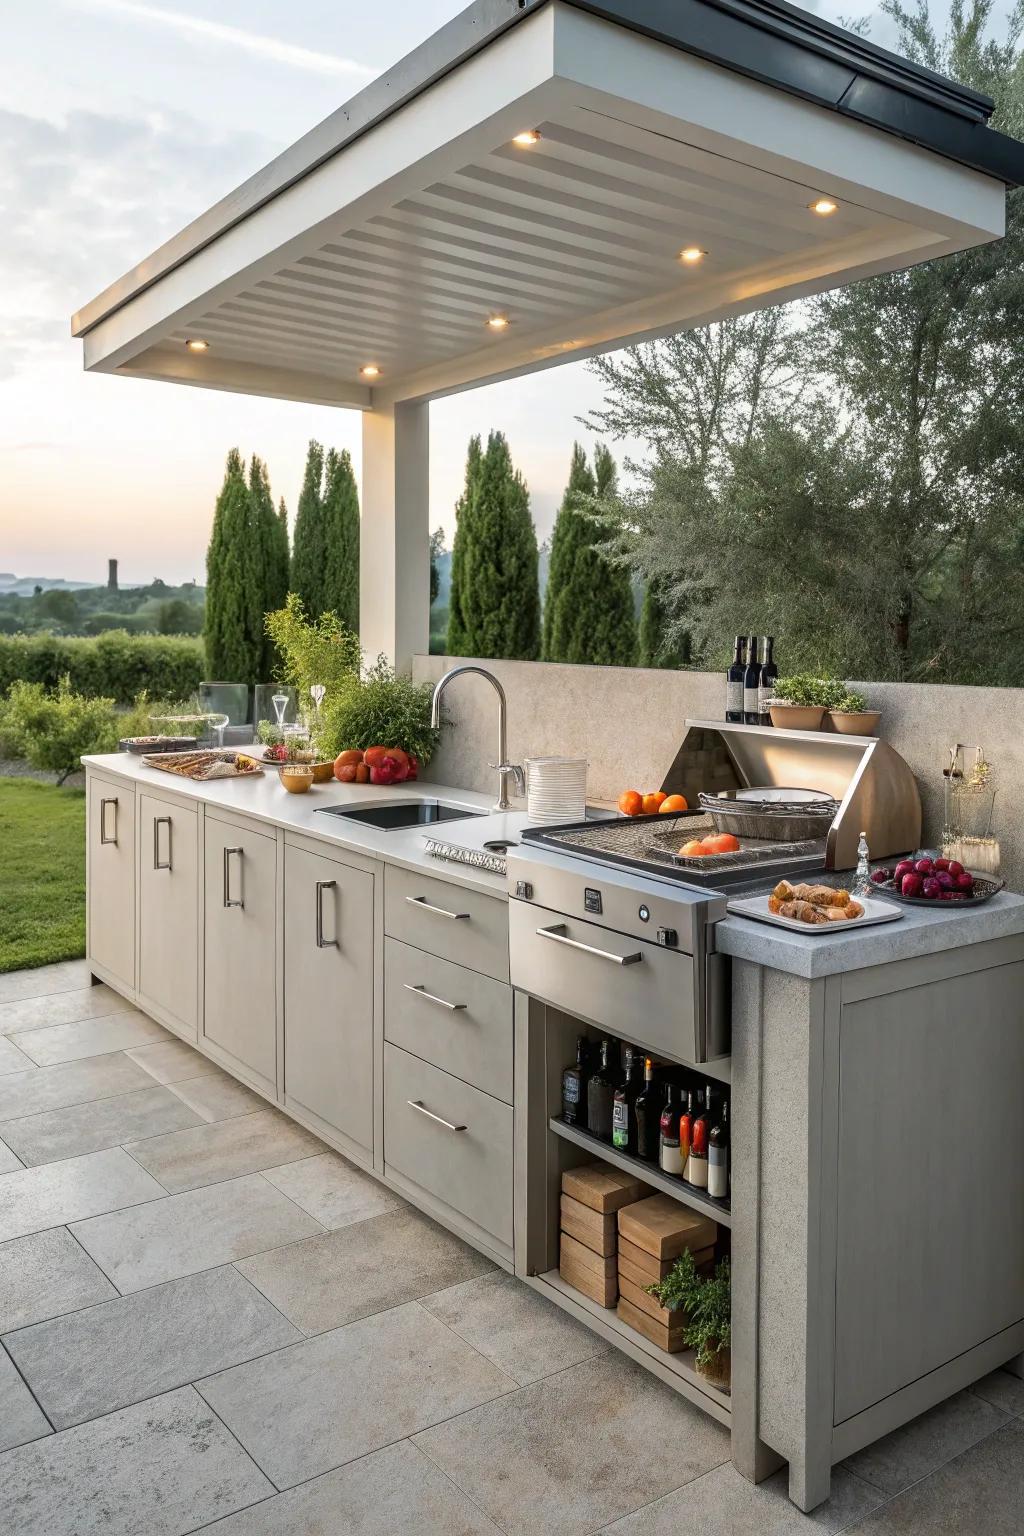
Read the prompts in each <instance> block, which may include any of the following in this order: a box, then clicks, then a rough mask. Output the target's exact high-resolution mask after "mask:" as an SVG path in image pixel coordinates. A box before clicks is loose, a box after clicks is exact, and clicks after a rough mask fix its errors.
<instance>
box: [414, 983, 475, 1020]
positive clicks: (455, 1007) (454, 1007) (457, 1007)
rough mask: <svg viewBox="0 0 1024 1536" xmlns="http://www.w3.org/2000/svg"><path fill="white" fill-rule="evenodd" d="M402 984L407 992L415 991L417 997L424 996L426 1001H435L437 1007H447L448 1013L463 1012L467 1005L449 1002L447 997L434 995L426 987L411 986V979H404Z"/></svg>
mask: <svg viewBox="0 0 1024 1536" xmlns="http://www.w3.org/2000/svg"><path fill="white" fill-rule="evenodd" d="M402 985H403V986H404V987H405V990H406V991H407V992H415V993H416V996H417V997H422V998H425V999H426V1001H427V1002H428V1003H436V1004H437V1006H438V1007H439V1008H447V1009H448V1012H449V1013H463V1012H464V1011H465V1009H466V1008H467V1007H468V1004H467V1003H450V1002H448V1000H447V998H444V997H435V996H434V994H433V992H428V991H427V989H426V987H421V986H413V984H412V982H411V981H405V982H403V983H402Z"/></svg>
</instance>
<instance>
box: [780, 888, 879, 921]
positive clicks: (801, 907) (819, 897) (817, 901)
mask: <svg viewBox="0 0 1024 1536" xmlns="http://www.w3.org/2000/svg"><path fill="white" fill-rule="evenodd" d="M768 910H769V912H772V913H774V915H775V916H776V917H790V918H796V919H797V921H798V922H801V923H813V924H814V925H816V926H820V925H821V924H823V923H843V922H850V921H852V920H853V919H854V918H856V917H863V915H864V908H863V907H862V906H861V904H860V902H858V901H854V900H853V899H852V898H851V896H850V893H849V891H835V890H833V889H832V887H831V886H830V885H796V886H793V885H790V883H789V881H788V880H780V881H779V883H778V885H777V886H776V887H775V889H774V891H772V893H771V895H770V896H769V897H768Z"/></svg>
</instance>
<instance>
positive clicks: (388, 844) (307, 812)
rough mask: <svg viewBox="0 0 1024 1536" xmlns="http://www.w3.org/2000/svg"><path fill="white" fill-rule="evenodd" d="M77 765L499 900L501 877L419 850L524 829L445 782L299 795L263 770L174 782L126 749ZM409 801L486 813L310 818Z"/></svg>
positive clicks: (340, 787) (332, 787) (518, 814)
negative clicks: (406, 823) (401, 822)
mask: <svg viewBox="0 0 1024 1536" xmlns="http://www.w3.org/2000/svg"><path fill="white" fill-rule="evenodd" d="M82 762H83V764H84V765H85V766H86V767H87V768H92V769H94V770H95V771H96V772H98V773H105V774H110V775H113V776H115V777H117V778H121V779H127V780H129V781H130V782H131V783H132V784H134V785H135V786H136V788H138V789H142V790H147V789H149V790H154V791H156V792H157V793H159V794H164V795H175V796H177V797H178V798H180V799H182V800H193V801H195V800H201V801H202V802H203V804H204V805H206V806H207V807H209V808H210V809H215V810H222V811H234V812H236V813H237V814H238V815H239V816H251V817H252V818H253V820H254V821H262V822H267V823H269V824H270V825H271V826H275V827H283V828H284V829H285V830H286V831H289V832H301V833H302V834H303V835H304V836H305V837H315V838H319V839H320V840H321V841H322V842H325V843H333V844H334V846H335V847H338V848H344V849H346V850H348V851H349V852H352V853H360V854H362V855H363V856H364V858H370V859H381V860H386V861H387V862H388V863H390V864H398V865H400V866H401V867H402V868H403V869H411V870H415V871H419V872H421V873H427V872H429V873H430V874H432V875H435V876H437V878H438V879H441V880H447V881H449V882H451V884H453V885H465V886H471V887H473V888H475V889H476V890H482V891H489V892H490V893H491V894H492V895H494V896H500V897H501V898H502V900H504V899H505V896H506V891H505V879H504V876H503V875H492V874H491V873H489V871H487V870H483V869H475V868H473V867H472V865H468V864H454V863H452V862H451V861H450V860H447V859H437V858H434V857H432V855H430V854H428V853H427V851H426V845H427V840H428V839H429V838H438V839H439V840H442V841H444V842H448V843H457V844H460V845H463V846H466V847H470V848H481V847H482V846H483V844H484V843H485V842H489V841H491V840H492V839H497V838H507V839H512V840H514V839H516V838H518V836H519V834H520V832H521V831H522V829H523V828H524V827H525V826H527V825H528V818H527V816H526V812H525V811H507V812H504V813H500V812H497V811H493V810H492V805H493V800H492V799H491V798H490V797H489V796H487V795H481V794H477V793H475V792H474V791H472V790H467V789H449V788H448V787H447V786H446V785H444V784H430V783H420V782H417V783H415V784H400V785H393V786H389V787H387V788H384V787H376V786H374V785H372V784H338V783H335V782H333V781H332V782H331V783H330V784H314V785H313V787H312V788H311V789H310V790H309V792H308V793H307V794H305V795H292V794H289V793H288V791H287V790H286V789H285V788H284V787H283V785H282V784H281V780H280V776H279V774H278V772H277V770H276V769H275V768H270V767H267V768H266V769H265V770H264V772H263V773H262V774H256V775H254V776H253V777H252V778H245V779H214V780H213V781H212V782H210V783H205V784H197V783H194V782H193V781H192V780H191V779H180V778H178V777H177V776H176V775H175V774H170V773H166V772H162V771H161V770H160V769H159V768H147V767H146V765H145V764H144V763H143V762H142V760H141V758H139V757H137V756H135V755H134V754H133V753H131V752H111V753H107V754H105V755H102V756H92V757H83V759H82ZM410 800H445V801H448V802H451V803H453V804H457V805H464V806H466V807H467V809H469V810H472V811H483V812H485V813H486V814H484V815H478V816H473V817H471V818H468V819H467V820H465V821H445V822H438V823H436V824H434V825H432V826H429V827H406V828H402V829H398V830H395V831H385V830H383V829H382V828H380V827H371V826H368V825H367V824H366V823H365V822H358V821H349V820H347V819H342V818H341V817H338V816H318V815H317V814H316V813H317V811H318V810H320V809H322V808H323V807H324V806H328V805H344V806H357V805H400V804H403V803H407V802H408V801H410Z"/></svg>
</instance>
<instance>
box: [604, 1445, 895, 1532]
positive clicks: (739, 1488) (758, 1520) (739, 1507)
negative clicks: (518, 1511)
mask: <svg viewBox="0 0 1024 1536" xmlns="http://www.w3.org/2000/svg"><path fill="white" fill-rule="evenodd" d="M788 1477H789V1473H788V1471H787V1469H785V1468H783V1470H782V1471H781V1472H779V1473H777V1474H776V1475H775V1476H774V1477H771V1478H769V1479H768V1481H767V1482H765V1483H761V1484H760V1485H759V1486H757V1487H755V1485H754V1484H753V1483H748V1482H747V1480H746V1478H745V1477H741V1476H740V1474H739V1473H738V1472H737V1471H736V1468H735V1467H734V1466H733V1465H732V1463H731V1462H726V1463H725V1464H724V1465H723V1466H721V1467H715V1469H714V1470H713V1471H712V1472H708V1473H706V1474H705V1475H704V1476H703V1477H698V1478H697V1479H696V1480H695V1481H694V1482H692V1483H687V1484H686V1485H685V1487H683V1488H677V1489H676V1491H675V1492H674V1493H668V1494H666V1495H665V1497H664V1498H663V1499H658V1501H657V1503H655V1504H648V1505H646V1506H645V1507H644V1508H643V1509H639V1510H637V1512H636V1513H635V1514H633V1515H626V1517H625V1519H623V1520H616V1521H615V1523H614V1524H613V1525H609V1526H606V1527H605V1529H604V1531H603V1532H602V1533H601V1536H681V1533H685V1532H689V1531H693V1532H695V1533H696V1532H699V1533H700V1536H814V1533H815V1532H818V1533H820V1532H822V1531H827V1532H838V1531H845V1530H846V1528H847V1526H849V1525H852V1524H853V1523H854V1521H857V1520H862V1519H863V1518H864V1516H865V1515H867V1514H869V1513H870V1512H871V1510H873V1509H877V1508H878V1507H879V1505H881V1504H884V1503H885V1501H886V1498H887V1495H886V1494H884V1493H882V1492H881V1491H880V1489H878V1488H872V1486H871V1484H870V1483H865V1482H862V1481H861V1479H860V1478H859V1477H854V1475H853V1473H852V1472H846V1471H844V1470H843V1468H842V1467H836V1468H835V1470H834V1472H833V1474H832V1496H831V1498H829V1499H827V1500H826V1501H825V1503H824V1504H821V1505H819V1506H818V1508H817V1509H816V1510H815V1511H814V1512H813V1514H810V1515H804V1514H801V1512H800V1510H799V1509H797V1507H796V1505H795V1504H791V1503H790V1502H789V1494H788V1492H787V1481H788Z"/></svg>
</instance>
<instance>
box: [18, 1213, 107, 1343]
mask: <svg viewBox="0 0 1024 1536" xmlns="http://www.w3.org/2000/svg"><path fill="white" fill-rule="evenodd" d="M116 1295H117V1291H116V1290H115V1288H114V1287H113V1286H112V1285H111V1283H110V1281H109V1280H108V1279H107V1277H106V1275H105V1274H103V1272H102V1270H100V1269H97V1267H96V1265H95V1264H94V1263H93V1261H92V1259H90V1257H89V1255H88V1254H87V1253H86V1252H85V1250H84V1249H83V1248H82V1245H81V1243H76V1242H75V1239H74V1238H73V1237H72V1236H71V1233H70V1232H69V1231H68V1230H67V1228H66V1227H51V1228H50V1229H49V1231H46V1232H33V1233H32V1235H31V1236H30V1237H16V1238H15V1239H14V1240H13V1242H9V1243H0V1333H10V1331H11V1329H12V1328H27V1327H28V1326H29V1324H30V1323H39V1322H42V1321H43V1319H44V1318H48V1317H59V1316H61V1314H62V1313H64V1312H74V1311H76V1310H77V1309H78V1308H79V1307H91V1306H92V1305H93V1304H94V1303H95V1302H97V1301H109V1300H110V1298H111V1297H112V1296H116Z"/></svg>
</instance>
